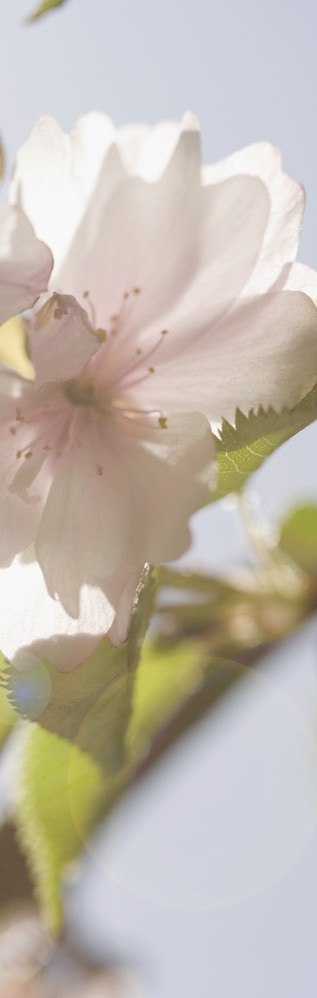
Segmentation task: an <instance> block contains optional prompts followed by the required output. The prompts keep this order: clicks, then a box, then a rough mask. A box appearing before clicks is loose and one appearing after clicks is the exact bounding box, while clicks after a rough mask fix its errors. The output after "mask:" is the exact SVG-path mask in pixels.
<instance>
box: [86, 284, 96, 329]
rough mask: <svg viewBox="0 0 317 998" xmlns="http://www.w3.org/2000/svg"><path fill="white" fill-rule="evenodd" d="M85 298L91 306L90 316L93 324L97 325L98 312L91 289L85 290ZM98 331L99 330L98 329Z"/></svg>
mask: <svg viewBox="0 0 317 998" xmlns="http://www.w3.org/2000/svg"><path fill="white" fill-rule="evenodd" d="M83 298H86V299H87V305H88V307H89V308H90V318H91V322H92V325H93V326H96V312H95V307H94V305H93V302H92V300H91V298H90V291H83ZM97 332H98V330H97Z"/></svg>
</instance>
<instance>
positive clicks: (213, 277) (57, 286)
mask: <svg viewBox="0 0 317 998" xmlns="http://www.w3.org/2000/svg"><path fill="white" fill-rule="evenodd" d="M11 200H12V207H11V208H7V209H5V210H6V211H11V212H12V211H15V212H19V213H20V216H19V217H20V218H21V219H22V220H23V222H21V224H23V225H24V226H26V225H30V231H33V230H32V228H31V227H33V229H34V232H35V234H36V237H37V238H38V240H41V241H42V242H44V243H45V244H47V246H48V247H49V248H50V250H51V251H52V253H53V258H54V267H53V270H52V273H51V277H50V279H49V284H48V290H47V293H46V294H40V297H39V300H38V301H37V303H36V304H35V306H34V307H33V309H32V310H31V311H29V312H28V313H27V318H26V320H25V322H26V328H27V340H28V349H29V352H30V355H31V358H32V361H33V364H34V369H35V380H34V381H27V380H25V379H23V378H21V377H19V376H18V375H17V374H13V372H10V371H3V372H2V373H1V399H2V401H1V410H0V415H1V423H0V427H1V431H0V439H1V445H0V446H1V450H2V468H3V478H4V482H3V489H2V504H3V513H2V522H5V523H6V529H5V531H4V532H3V537H2V543H1V545H0V559H1V563H2V565H4V566H5V567H4V568H3V569H2V570H1V571H0V595H1V606H2V615H3V616H2V621H1V624H0V647H1V648H2V649H3V651H4V653H5V654H6V655H7V656H8V657H9V658H11V660H12V661H13V663H14V664H15V665H16V666H17V667H18V668H24V667H29V666H30V665H32V664H34V662H36V661H38V660H40V659H42V658H48V659H49V660H50V661H51V662H53V664H55V665H56V666H57V668H59V669H61V670H67V669H70V668H73V667H74V666H75V665H77V664H78V662H80V661H81V660H83V659H84V658H85V657H87V655H88V654H90V653H91V651H92V650H93V648H94V647H95V646H96V644H97V643H98V641H99V640H100V638H101V636H102V635H103V634H104V633H106V632H107V633H109V635H110V637H111V639H112V641H114V643H120V642H121V641H122V640H124V638H125V637H126V634H127V628H128V623H129V617H130V612H131V605H132V600H133V595H134V592H135V589H136V585H137V582H138V579H139V576H140V573H141V570H142V566H143V565H144V563H145V562H146V561H148V562H153V563H156V562H161V561H165V560H170V559H175V558H176V557H178V556H179V555H180V554H181V553H182V552H183V551H184V550H185V549H186V547H187V546H188V543H189V537H190V535H189V531H188V518H189V516H190V515H191V513H193V512H194V511H195V510H197V509H198V508H199V507H200V506H201V505H202V504H203V503H204V502H205V501H206V499H207V496H208V488H209V487H210V484H211V482H212V477H213V473H214V443H213V436H212V433H211V426H212V425H213V424H217V423H219V421H220V420H221V418H222V417H225V418H226V419H229V420H230V421H232V422H233V421H234V417H235V411H236V407H237V406H239V407H240V408H241V409H242V411H243V412H245V413H247V412H248V411H249V410H250V409H251V408H255V409H257V408H258V407H259V406H260V405H262V406H274V407H275V408H276V409H281V407H282V406H284V405H288V406H292V405H294V404H295V403H296V402H297V401H298V400H299V399H300V398H301V397H303V396H304V395H305V394H306V392H308V391H309V389H310V388H311V387H312V386H313V384H314V382H315V380H316V367H317V311H316V308H315V305H314V303H313V301H312V300H311V298H312V297H316V296H317V275H316V274H315V273H314V272H313V271H310V270H309V268H305V267H301V266H300V265H296V264H294V262H293V261H294V259H295V255H296V251H297V244H298V236H299V231H300V226H301V220H302V212H303V204H304V195H303V191H302V188H301V187H300V186H299V185H298V184H297V183H294V182H293V181H291V180H289V179H288V178H287V177H286V176H285V175H284V174H283V173H282V170H281V164H280V157H279V154H278V152H277V151H276V150H275V149H274V148H273V147H272V146H270V145H269V144H267V143H258V144H256V145H254V146H251V147H250V148H248V149H245V150H243V151H242V152H240V153H237V154H236V155H235V156H232V157H229V158H228V159H227V160H225V161H223V162H221V163H218V164H216V165H215V166H212V167H207V168H202V167H201V161H200V145H199V132H198V128H197V125H196V121H195V119H194V117H193V116H192V115H190V114H189V115H186V116H185V118H184V120H183V122H182V123H181V125H180V126H179V125H168V124H164V125H161V126H158V127H157V128H153V129H147V128H145V127H143V126H131V127H130V128H123V129H121V130H119V131H115V129H114V127H113V125H112V124H111V122H110V121H109V120H108V118H106V117H105V116H103V115H101V114H97V113H93V114H90V115H87V116H85V117H84V118H82V119H81V120H80V121H79V123H78V125H77V127H76V129H75V131H74V132H73V134H72V135H71V136H70V137H68V136H65V135H63V134H62V133H61V131H60V129H59V127H58V125H57V124H56V122H55V121H53V120H52V119H51V118H48V117H45V118H43V119H42V120H41V121H40V122H39V123H38V125H37V126H36V128H35V130H34V132H33V134H32V135H31V138H30V139H29V141H28V142H27V143H26V145H25V146H24V147H23V148H22V149H21V150H20V153H19V154H18V157H17V163H16V168H15V173H14V177H13V182H12V188H11ZM23 213H24V214H23ZM0 220H1V216H0ZM36 245H37V252H38V248H39V246H42V243H37V244H36ZM44 249H45V247H44ZM41 252H43V249H42V250H41ZM46 252H47V253H48V252H49V251H48V250H47V251H46ZM34 253H35V250H34ZM25 254H26V251H25ZM35 256H36V253H35ZM23 259H24V258H23ZM23 259H22V262H21V274H19V275H18V277H19V281H20V283H19V281H18V279H17V278H15V284H14V287H15V291H14V293H13V292H12V296H11V299H9V297H8V296H9V291H8V288H9V287H11V282H10V274H9V276H8V280H7V284H5V281H3V279H2V270H1V260H2V257H1V255H0V282H2V283H1V289H0V290H1V295H2V294H3V302H4V309H5V302H6V301H7V300H8V301H9V314H12V312H13V311H15V312H18V311H21V310H22V309H25V308H27V307H28V306H30V305H31V304H32V301H30V300H29V299H27V297H26V298H23V290H24V289H25V287H26V286H29V278H30V275H29V273H28V274H27V270H28V265H27V263H26V262H23ZM28 259H29V260H31V258H28ZM35 269H36V268H35V262H34V271H32V274H31V279H32V281H33V283H34V285H35V276H34V274H35ZM31 270H32V268H31ZM40 283H41V282H40ZM40 291H43V286H41V287H38V289H37V292H38V293H39V292H40ZM303 292H305V293H303ZM6 296H7V297H6ZM309 296H311V297H309ZM31 298H32V296H31ZM0 308H1V301H0ZM12 559H13V560H12ZM10 562H11V563H10ZM8 563H9V564H8Z"/></svg>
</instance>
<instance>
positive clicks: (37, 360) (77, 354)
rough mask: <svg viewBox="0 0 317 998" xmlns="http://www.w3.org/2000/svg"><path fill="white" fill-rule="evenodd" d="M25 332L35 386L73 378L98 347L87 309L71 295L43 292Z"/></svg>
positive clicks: (98, 342)
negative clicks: (33, 368) (34, 376)
mask: <svg viewBox="0 0 317 998" xmlns="http://www.w3.org/2000/svg"><path fill="white" fill-rule="evenodd" d="M27 332H28V342H29V349H30V353H31V357H32V361H33V363H34V367H35V373H36V386H37V387H38V386H39V385H40V384H43V383H45V382H54V381H59V380H60V379H61V380H63V381H66V380H68V379H70V378H74V377H75V375H76V374H78V373H79V372H80V371H81V370H82V368H83V367H84V365H85V364H87V361H88V360H90V358H91V357H92V356H93V354H94V353H95V352H96V350H98V349H99V348H100V340H99V338H98V336H97V335H96V334H95V332H94V330H93V328H92V326H91V325H90V322H89V320H88V316H87V312H85V311H84V309H82V308H81V307H80V305H78V302H77V301H76V299H75V298H73V297H72V296H71V295H58V294H52V295H43V296H42V297H41V298H40V301H39V302H38V304H37V307H36V309H35V310H34V314H33V317H32V320H31V321H30V322H29V323H28V326H27Z"/></svg>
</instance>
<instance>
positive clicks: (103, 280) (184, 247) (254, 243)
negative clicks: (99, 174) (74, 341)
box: [63, 132, 268, 377]
mask: <svg viewBox="0 0 317 998" xmlns="http://www.w3.org/2000/svg"><path fill="white" fill-rule="evenodd" d="M197 142H198V137H197V135H196V133H194V132H188V133H182V136H181V138H180V140H179V144H178V146H177V149H175V153H174V156H173V157H172V160H171V162H170V164H169V167H168V169H167V170H166V171H165V174H164V176H163V178H162V179H161V180H160V181H159V182H158V183H157V184H153V185H150V184H146V183H144V182H143V181H141V180H137V179H130V180H126V181H124V182H123V183H122V184H121V185H119V186H117V188H116V189H115V191H114V193H113V195H112V197H111V199H110V200H109V202H108V203H107V204H106V208H105V211H104V213H102V212H101V214H100V215H99V219H98V223H99V224H98V230H96V232H95V239H94V241H93V242H91V241H90V239H89V237H88V238H86V234H85V226H84V227H83V229H82V230H80V232H79V233H78V236H77V243H78V251H77V254H75V257H74V261H76V284H75V286H74V287H72V291H73V292H74V293H76V294H77V297H78V300H79V299H80V295H81V294H82V289H83V287H84V282H86V287H87V289H88V290H89V300H90V301H92V302H93V304H94V307H95V322H96V325H97V326H100V327H102V328H104V329H106V330H107V331H108V334H109V335H108V341H109V342H108V345H107V351H108V353H107V363H108V364H110V365H111V368H113V369H114V371H115V372H116V375H117V376H118V375H120V377H121V367H122V360H123V362H124V364H125V365H126V364H129V363H130V358H131V355H133V353H135V351H136V349H137V348H138V347H140V348H142V349H143V346H144V348H145V350H148V349H150V348H152V346H153V344H154V343H155V342H157V340H158V338H159V335H160V332H161V330H162V329H164V328H169V326H170V322H171V321H172V319H173V314H174V311H175V309H177V311H181V312H182V313H183V314H184V315H185V316H186V315H187V312H188V309H190V308H191V305H192V302H193V301H194V302H195V308H196V309H197V316H199V318H200V317H201V314H202V311H203V310H206V308H207V314H208V319H209V320H210V321H211V320H214V319H215V318H217V317H218V316H219V314H222V313H223V312H224V311H225V310H226V309H227V308H228V307H229V305H230V304H231V303H232V301H233V300H234V298H235V297H236V296H237V295H238V294H239V292H240V290H241V287H243V286H244V285H245V284H246V282H247V281H248V278H249V276H250V273H251V272H252V270H253V267H254V265H255V262H256V259H257V255H258V253H259V251H260V248H261V244H262V240H263V234H264V231H265V225H266V221H267V211H268V204H267V195H266V191H265V188H264V187H263V185H262V183H261V181H259V180H257V179H256V178H249V177H235V178H232V179H231V180H228V181H225V182H224V183H223V184H219V185H217V186H215V187H214V188H208V189H207V188H205V189H201V187H200V185H199V146H198V145H197ZM183 158H184V163H187V168H186V169H185V166H184V168H183V167H182V161H183ZM96 217H97V216H96ZM86 223H87V225H88V223H89V212H88V213H87V219H86ZM86 223H85V224H86ZM65 274H66V270H65V272H64V273H63V283H64V284H66V283H68V282H66V278H65ZM70 276H71V275H70ZM87 307H88V305H87ZM198 310H199V311H198ZM198 321H199V320H198ZM154 323H155V324H154ZM150 324H151V326H150ZM112 334H114V335H112ZM110 343H111V360H110V358H109V344H110ZM180 348H181V346H180ZM109 370H110V368H109Z"/></svg>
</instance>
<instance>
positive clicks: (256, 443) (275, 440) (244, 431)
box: [211, 386, 317, 501]
mask: <svg viewBox="0 0 317 998" xmlns="http://www.w3.org/2000/svg"><path fill="white" fill-rule="evenodd" d="M316 418H317V386H316V387H315V388H314V389H313V390H312V391H311V392H310V393H309V395H306V397H305V398H304V399H302V401H301V402H299V403H298V405H296V406H295V407H294V408H293V409H283V411H282V412H281V413H279V414H278V413H276V412H275V411H274V410H273V409H269V410H268V412H264V410H263V409H260V410H259V412H258V413H257V414H255V413H254V412H252V411H251V412H250V413H249V415H248V416H244V415H243V413H242V412H240V410H239V409H237V413H236V425H235V427H233V426H231V425H230V423H227V422H226V420H224V421H223V424H222V429H221V432H220V438H217V437H215V443H216V448H217V459H218V479H217V484H216V488H215V490H214V491H213V493H212V496H211V499H212V501H215V500H217V499H221V498H222V497H223V496H225V495H227V494H228V493H229V492H239V491H240V489H242V488H243V486H244V484H245V482H246V480H247V478H248V477H249V475H251V474H252V473H253V472H254V471H257V469H258V468H260V466H261V464H262V462H263V461H264V460H265V458H266V457H269V456H270V454H273V451H274V450H276V448H277V447H280V446H281V444H283V443H285V441H286V440H288V439H289V438H290V437H292V436H294V434H295V433H298V432H299V431H300V430H303V429H304V427H305V426H308V425H309V423H312V422H313V421H314V420H315V419H316Z"/></svg>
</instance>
